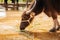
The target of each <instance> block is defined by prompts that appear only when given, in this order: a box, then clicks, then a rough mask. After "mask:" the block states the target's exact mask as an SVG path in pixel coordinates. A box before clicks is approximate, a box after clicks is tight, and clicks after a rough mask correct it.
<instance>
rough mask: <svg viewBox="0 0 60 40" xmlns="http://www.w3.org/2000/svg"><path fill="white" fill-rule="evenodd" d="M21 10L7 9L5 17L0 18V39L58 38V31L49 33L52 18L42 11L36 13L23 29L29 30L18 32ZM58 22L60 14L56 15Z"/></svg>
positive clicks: (47, 39) (34, 39)
mask: <svg viewBox="0 0 60 40" xmlns="http://www.w3.org/2000/svg"><path fill="white" fill-rule="evenodd" d="M21 15H22V12H20V11H7V12H6V17H4V18H0V40H60V32H59V31H58V32H57V33H49V30H50V29H51V28H52V27H53V19H52V18H51V17H50V18H49V17H48V16H47V15H45V14H44V13H43V12H42V13H41V14H39V15H37V16H36V17H35V18H34V20H33V22H32V23H31V24H30V25H29V26H28V27H27V28H26V29H25V30H27V31H29V32H27V33H22V32H19V31H20V30H19V26H20V22H21ZM58 21H59V22H60V16H58Z"/></svg>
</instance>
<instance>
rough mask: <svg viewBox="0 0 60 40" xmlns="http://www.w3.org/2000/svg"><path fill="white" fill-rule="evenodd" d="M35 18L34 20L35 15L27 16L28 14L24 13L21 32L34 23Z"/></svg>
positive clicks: (29, 14)
mask: <svg viewBox="0 0 60 40" xmlns="http://www.w3.org/2000/svg"><path fill="white" fill-rule="evenodd" d="M33 18H34V13H28V14H26V12H24V13H23V15H22V20H21V24H20V30H24V29H25V28H26V27H27V26H28V25H29V24H30V23H31V22H32V20H33Z"/></svg>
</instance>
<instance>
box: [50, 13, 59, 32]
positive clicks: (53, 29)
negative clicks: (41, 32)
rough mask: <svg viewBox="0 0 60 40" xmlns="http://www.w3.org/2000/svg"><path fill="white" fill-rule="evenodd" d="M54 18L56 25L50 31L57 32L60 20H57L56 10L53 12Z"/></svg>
mask: <svg viewBox="0 0 60 40" xmlns="http://www.w3.org/2000/svg"><path fill="white" fill-rule="evenodd" d="M52 18H53V22H54V27H53V28H52V29H51V30H50V32H56V31H57V30H59V28H60V25H59V22H58V20H57V13H56V12H54V13H53V14H52Z"/></svg>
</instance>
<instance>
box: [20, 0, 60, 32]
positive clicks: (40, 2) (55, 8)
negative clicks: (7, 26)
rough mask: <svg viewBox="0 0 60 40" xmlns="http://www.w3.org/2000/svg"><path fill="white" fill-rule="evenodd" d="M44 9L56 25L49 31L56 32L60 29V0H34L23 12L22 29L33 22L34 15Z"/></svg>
mask: <svg viewBox="0 0 60 40" xmlns="http://www.w3.org/2000/svg"><path fill="white" fill-rule="evenodd" d="M42 11H43V12H45V14H46V15H48V16H49V17H52V18H53V22H54V27H53V28H52V29H51V30H49V31H50V32H56V31H57V30H59V29H60V25H59V22H58V20H57V14H59V13H60V0H34V1H33V2H32V4H31V5H30V6H29V7H28V10H25V11H24V12H23V15H22V20H21V24H20V30H24V29H25V28H26V27H27V26H28V25H29V24H30V23H31V22H32V20H33V19H34V17H35V16H36V15H38V14H40V13H41V12H42ZM57 26H58V27H57Z"/></svg>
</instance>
